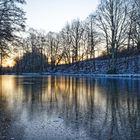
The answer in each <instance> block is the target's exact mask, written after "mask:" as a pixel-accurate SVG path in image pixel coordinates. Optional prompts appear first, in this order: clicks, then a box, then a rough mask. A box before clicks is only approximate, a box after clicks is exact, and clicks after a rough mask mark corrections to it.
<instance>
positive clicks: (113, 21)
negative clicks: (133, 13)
mask: <svg viewBox="0 0 140 140" xmlns="http://www.w3.org/2000/svg"><path fill="white" fill-rule="evenodd" d="M96 14H97V16H96V18H97V24H96V25H97V26H98V27H99V29H100V30H101V31H102V33H103V37H104V39H105V41H106V43H105V44H106V49H107V52H108V54H111V56H112V63H111V69H113V70H115V63H116V58H117V52H118V50H119V49H120V48H121V47H122V46H124V43H125V41H126V39H127V34H126V32H127V29H128V24H127V16H128V9H127V1H126V0H101V4H100V5H99V7H98V9H97V12H96Z"/></svg>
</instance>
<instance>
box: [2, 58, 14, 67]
mask: <svg viewBox="0 0 140 140" xmlns="http://www.w3.org/2000/svg"><path fill="white" fill-rule="evenodd" d="M14 65H15V61H14V60H12V59H6V60H5V61H4V62H3V64H2V66H3V67H13V66H14Z"/></svg>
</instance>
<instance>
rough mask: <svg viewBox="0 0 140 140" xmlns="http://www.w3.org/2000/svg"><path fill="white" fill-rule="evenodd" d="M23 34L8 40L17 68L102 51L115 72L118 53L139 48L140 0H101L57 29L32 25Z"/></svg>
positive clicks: (31, 68)
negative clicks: (45, 29) (82, 16)
mask: <svg viewBox="0 0 140 140" xmlns="http://www.w3.org/2000/svg"><path fill="white" fill-rule="evenodd" d="M16 2H17V1H16ZM18 2H19V1H18ZM20 2H21V1H20ZM23 15H24V14H23ZM21 19H22V21H23V18H21ZM56 24H57V23H56ZM0 30H1V28H0ZM25 34H26V36H27V37H22V38H20V41H19V42H16V43H15V41H14V40H15V39H13V38H12V41H11V42H14V44H12V46H13V47H12V50H11V52H12V53H15V52H16V53H15V54H16V56H17V57H16V59H15V61H16V62H17V64H16V67H15V69H16V70H17V71H20V70H22V71H24V70H26V72H27V71H29V72H31V71H32V72H34V71H41V72H42V71H46V70H47V68H49V69H50V70H51V69H53V68H54V67H55V66H57V65H58V64H72V63H75V62H79V61H83V60H86V59H92V58H95V57H96V56H97V55H99V54H101V55H106V56H109V57H110V58H111V61H112V63H111V64H112V65H111V66H110V70H111V71H114V72H115V65H116V60H117V58H118V57H120V56H121V54H122V55H126V54H128V55H134V54H139V52H140V1H139V0H100V4H99V5H98V7H97V10H96V11H95V12H94V13H92V14H90V15H89V16H88V17H87V18H86V19H85V20H84V21H80V20H79V19H76V20H73V21H72V22H71V23H67V24H66V25H65V27H64V28H63V29H62V30H61V31H60V32H59V33H54V32H49V33H47V34H46V33H45V32H43V31H37V30H35V29H32V28H31V29H29V30H28V31H26V33H25ZM8 41H9V40H8ZM0 42H1V41H0ZM8 44H9V43H8ZM7 48H8V49H9V48H11V45H10V46H9V47H7V46H6V47H5V48H3V52H2V51H1V52H2V53H1V54H2V55H1V56H4V55H5V54H7ZM11 52H10V53H11ZM1 60H2V59H1ZM1 64H2V63H1Z"/></svg>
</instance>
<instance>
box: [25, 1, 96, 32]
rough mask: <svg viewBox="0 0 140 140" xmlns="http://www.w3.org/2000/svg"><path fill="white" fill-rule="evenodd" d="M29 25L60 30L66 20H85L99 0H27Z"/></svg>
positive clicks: (36, 27)
mask: <svg viewBox="0 0 140 140" xmlns="http://www.w3.org/2000/svg"><path fill="white" fill-rule="evenodd" d="M26 1H27V5H26V6H25V11H26V17H27V25H28V26H29V27H33V28H35V29H44V30H45V31H46V32H49V31H54V32H59V31H60V30H61V29H62V27H64V25H65V24H66V22H71V21H72V20H73V19H77V18H79V19H80V20H84V19H85V18H86V17H87V16H88V15H89V14H90V13H91V12H93V11H94V10H95V9H96V7H97V4H98V0H26Z"/></svg>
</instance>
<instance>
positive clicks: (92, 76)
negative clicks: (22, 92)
mask: <svg viewBox="0 0 140 140" xmlns="http://www.w3.org/2000/svg"><path fill="white" fill-rule="evenodd" d="M4 75H15V76H29V77H30V76H76V77H91V78H140V74H93V73H74V72H71V73H68V72H43V73H21V74H16V73H10V74H4Z"/></svg>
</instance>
